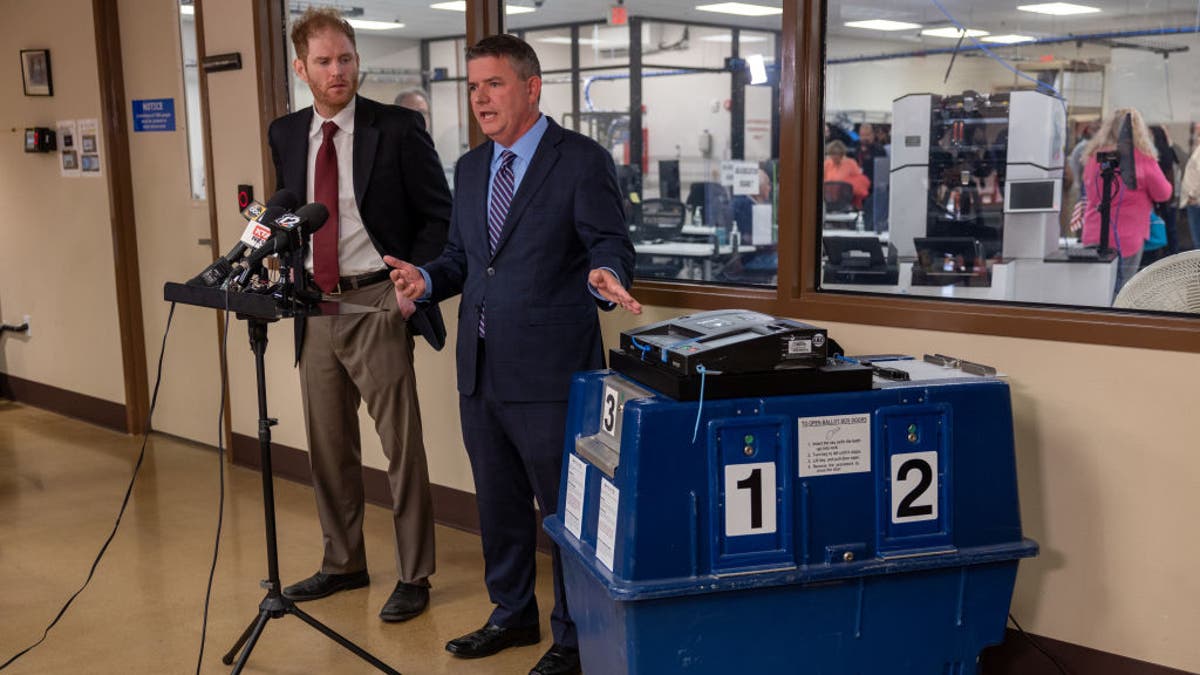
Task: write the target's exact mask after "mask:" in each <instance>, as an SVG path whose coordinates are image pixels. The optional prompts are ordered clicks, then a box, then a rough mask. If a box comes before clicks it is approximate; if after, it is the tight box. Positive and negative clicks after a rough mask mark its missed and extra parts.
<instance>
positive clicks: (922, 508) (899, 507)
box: [892, 452, 938, 523]
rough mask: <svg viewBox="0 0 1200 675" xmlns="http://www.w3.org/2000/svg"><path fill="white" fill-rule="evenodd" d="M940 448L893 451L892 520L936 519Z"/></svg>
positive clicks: (899, 521) (902, 521)
mask: <svg viewBox="0 0 1200 675" xmlns="http://www.w3.org/2000/svg"><path fill="white" fill-rule="evenodd" d="M937 517H938V457H937V452H910V453H907V454H903V455H892V522H893V523H912V522H917V521H920V520H937Z"/></svg>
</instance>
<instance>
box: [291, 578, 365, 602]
mask: <svg viewBox="0 0 1200 675" xmlns="http://www.w3.org/2000/svg"><path fill="white" fill-rule="evenodd" d="M370 583H371V577H369V576H368V575H367V571H366V570H363V571H361V572H351V573H349V574H325V573H324V572H317V573H316V574H314V575H312V576H311V577H309V578H307V579H305V580H303V581H298V582H296V583H294V584H292V585H291V586H288V587H287V588H285V589H283V596H284V597H285V598H288V599H289V600H292V601H293V602H304V601H305V600H316V599H317V598H323V597H325V596H328V595H333V594H334V593H337V592H338V591H348V590H351V589H354V588H362V587H363V586H367V585H369V584H370Z"/></svg>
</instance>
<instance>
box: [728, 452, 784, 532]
mask: <svg viewBox="0 0 1200 675" xmlns="http://www.w3.org/2000/svg"><path fill="white" fill-rule="evenodd" d="M774 531H775V464H774V463H773V462H761V463H756V464H731V465H727V466H726V467H725V536H727V537H734V536H739V535H744V534H770V533H772V532H774Z"/></svg>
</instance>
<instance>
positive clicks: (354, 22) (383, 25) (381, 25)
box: [346, 19, 404, 30]
mask: <svg viewBox="0 0 1200 675" xmlns="http://www.w3.org/2000/svg"><path fill="white" fill-rule="evenodd" d="M346 21H347V22H348V23H349V24H350V25H351V26H353V27H354V28H357V29H359V30H392V29H393V28H404V24H402V23H398V22H396V21H368V20H366V19H346Z"/></svg>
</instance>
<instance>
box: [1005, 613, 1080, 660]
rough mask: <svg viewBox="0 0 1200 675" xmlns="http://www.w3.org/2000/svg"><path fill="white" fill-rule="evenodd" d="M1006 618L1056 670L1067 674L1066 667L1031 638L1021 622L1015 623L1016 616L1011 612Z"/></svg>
mask: <svg viewBox="0 0 1200 675" xmlns="http://www.w3.org/2000/svg"><path fill="white" fill-rule="evenodd" d="M1008 620H1009V621H1011V622H1012V623H1013V625H1014V626H1016V627H1017V630H1018V631H1020V633H1021V635H1022V636H1024V638H1025V639H1026V640H1029V644H1031V645H1033V648H1034V649H1036V650H1038V651H1039V652H1041V653H1042V654H1044V655H1045V656H1046V658H1048V659H1050V662H1051V663H1053V664H1054V667H1055V668H1057V669H1058V672H1060V673H1062V675H1068V674H1067V669H1066V667H1065V666H1063V664H1061V663H1059V661H1058V659H1056V658H1054V655H1053V654H1051V653H1050V652H1048V651H1046V649H1045V648H1044V647H1042V644H1041V643H1040V642H1038V641H1037V640H1035V639H1033V636H1032V635H1030V634H1029V633H1026V632H1025V629H1024V628H1021V624H1019V623H1017V617H1015V616H1013V615H1012V613H1011V612H1010V613H1009V615H1008Z"/></svg>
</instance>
